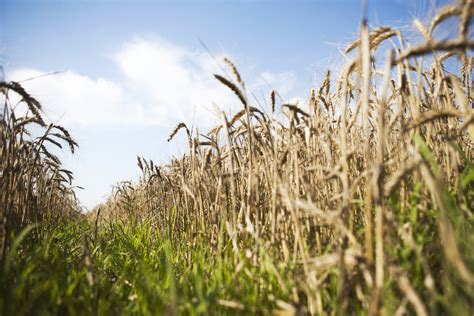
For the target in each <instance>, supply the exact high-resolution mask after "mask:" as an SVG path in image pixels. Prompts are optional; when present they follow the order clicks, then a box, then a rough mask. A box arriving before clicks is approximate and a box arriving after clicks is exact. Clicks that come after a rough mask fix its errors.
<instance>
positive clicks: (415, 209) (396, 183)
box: [0, 0, 474, 315]
mask: <svg viewBox="0 0 474 316" xmlns="http://www.w3.org/2000/svg"><path fill="white" fill-rule="evenodd" d="M473 16H474V4H473V2H472V1H470V0H464V1H459V2H455V3H453V4H450V5H448V6H445V7H443V8H440V9H439V11H438V13H437V14H436V16H435V17H434V18H433V19H432V20H431V22H430V23H427V24H423V23H421V22H420V21H418V20H415V21H414V27H415V28H416V29H417V31H418V32H419V38H420V39H419V41H418V42H416V43H409V41H408V39H407V38H405V37H404V35H403V34H402V32H401V31H399V30H397V29H395V28H392V27H387V26H381V27H375V28H369V27H368V23H367V21H363V22H362V23H361V27H360V31H359V37H358V38H357V39H356V40H354V41H353V42H351V43H350V44H349V45H348V46H347V49H346V51H345V54H347V55H346V57H347V64H346V65H345V66H344V67H343V69H342V71H341V72H340V73H339V74H334V71H333V70H328V71H327V75H326V78H325V79H324V81H323V82H322V83H321V85H320V86H319V87H315V88H313V89H311V90H310V93H309V102H308V104H306V105H300V104H293V103H287V102H285V100H284V99H283V98H282V97H281V96H280V94H279V93H278V91H270V93H269V96H268V100H267V101H268V102H267V103H268V106H262V105H260V104H254V102H253V99H251V98H250V97H249V92H248V91H247V89H246V87H245V83H244V80H243V78H242V77H241V75H240V74H239V72H238V70H237V68H236V66H235V65H234V64H233V63H232V62H231V61H230V60H227V59H225V60H224V61H223V63H225V65H226V66H227V69H228V73H229V75H226V74H216V75H215V78H216V80H218V81H219V82H220V83H222V84H223V89H230V90H232V91H233V92H234V93H235V95H236V98H237V99H238V100H239V102H240V103H241V105H242V108H241V111H239V112H237V113H235V114H233V115H231V116H229V115H226V114H225V113H221V117H220V119H221V124H220V125H218V126H216V127H215V128H214V129H212V130H210V131H208V132H206V133H201V131H199V130H198V129H197V128H193V129H190V128H189V127H188V126H187V125H186V124H185V122H182V123H179V124H178V125H177V127H176V129H175V130H174V131H172V133H171V135H170V137H169V141H173V139H174V138H176V137H186V138H187V140H188V145H189V146H188V147H189V148H188V151H187V153H186V154H184V155H183V156H182V157H178V158H176V159H173V160H172V161H171V162H170V163H169V164H168V165H156V164H155V163H154V162H153V161H150V160H148V159H145V158H142V157H138V159H137V163H138V167H139V168H140V170H141V171H142V175H141V178H140V180H139V181H138V182H136V183H134V182H123V183H120V184H118V185H117V186H116V188H115V190H114V192H113V193H112V195H111V197H110V199H109V200H108V201H107V202H106V203H104V204H103V205H99V206H98V207H97V208H96V209H95V210H94V211H93V212H91V213H88V214H83V213H81V212H80V208H79V206H78V205H79V204H78V202H77V200H76V198H75V196H74V187H73V185H72V183H73V182H72V176H73V175H72V172H71V171H69V170H65V169H64V168H63V167H62V166H61V161H60V160H59V159H58V157H57V156H55V155H54V150H52V148H54V147H58V148H62V147H64V150H66V149H68V150H71V151H74V150H76V147H77V144H76V143H75V141H74V140H73V138H72V137H71V135H70V134H69V133H68V131H67V130H66V129H65V128H64V127H61V126H57V125H54V124H47V123H46V122H45V121H44V120H43V118H42V113H41V105H40V104H39V102H38V101H37V100H36V99H34V98H33V97H32V96H31V95H29V94H28V92H27V91H25V90H24V89H23V88H22V87H21V85H20V84H18V83H15V82H0V92H1V94H2V95H3V105H2V106H3V109H2V111H3V112H2V114H1V129H0V135H1V142H0V154H1V155H0V166H1V173H0V211H1V213H0V216H1V218H0V219H1V220H0V242H1V243H0V245H1V248H0V250H1V251H0V256H1V257H0V259H1V260H0V291H1V295H0V315H21V314H87V315H90V314H101V315H102V314H114V315H115V314H193V315H194V314H203V315H207V314H232V315H233V314H278V315H304V314H337V315H352V314H355V315H362V314H364V315H365V314H371V315H378V314H381V315H405V314H408V315H411V314H417V315H428V314H429V315H445V314H449V315H472V314H473V312H474V251H473V248H472V245H473V243H474V227H473V225H474V214H473V210H474V166H473V161H474V160H473V158H474V152H473V149H474V111H473V89H472V84H473V80H472V68H473V62H474V58H473V57H472V49H474V40H473V39H472V36H471V35H472V30H470V27H472V17H473ZM447 25H448V26H450V27H453V26H457V29H456V34H454V35H453V36H450V37H448V38H439V37H437V34H438V33H439V32H438V31H439V30H440V29H443V27H446V26H447Z"/></svg>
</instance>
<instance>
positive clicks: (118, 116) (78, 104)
mask: <svg viewBox="0 0 474 316" xmlns="http://www.w3.org/2000/svg"><path fill="white" fill-rule="evenodd" d="M222 57H223V56H217V59H218V60H222ZM112 60H113V62H114V63H115V64H116V66H117V68H118V69H119V73H120V74H121V76H120V77H119V78H114V80H110V79H105V78H100V77H99V78H91V77H88V76H86V75H83V74H79V73H77V72H74V71H66V72H63V73H59V74H56V75H51V76H46V77H41V78H37V79H35V80H29V81H25V82H24V83H22V84H23V85H24V87H25V88H26V89H27V90H28V91H29V92H30V93H31V94H32V95H34V96H35V97H37V98H38V99H39V100H40V102H42V104H43V105H44V108H45V112H46V113H47V115H48V116H49V117H50V118H51V119H52V120H54V121H56V120H59V121H60V123H61V124H64V125H66V126H79V127H90V126H97V125H101V126H108V125H141V126H147V125H158V126H161V127H167V128H168V127H169V126H174V125H175V124H176V123H177V122H179V121H184V122H186V123H189V124H191V123H192V122H193V119H194V122H195V125H197V126H200V128H201V130H202V129H204V130H205V129H206V128H209V127H211V125H213V123H215V121H216V120H218V118H217V117H216V116H215V114H213V113H212V112H213V110H212V109H215V105H218V107H219V108H220V109H223V110H226V111H227V110H229V109H232V110H233V111H236V110H237V109H238V108H239V107H240V106H241V105H240V104H239V101H238V99H237V98H236V97H235V95H233V93H232V92H231V91H229V90H228V89H227V88H226V87H224V86H223V85H222V84H221V83H219V82H217V80H215V78H214V77H213V74H214V73H222V71H221V70H220V68H219V67H218V65H217V64H216V62H215V60H214V59H213V58H212V57H211V56H209V55H208V54H204V53H199V52H195V51H191V50H188V49H185V48H182V47H180V46H177V45H174V44H172V43H170V42H168V41H165V40H163V39H161V38H157V37H155V38H151V39H150V38H147V39H143V38H136V39H133V40H131V41H128V42H126V43H124V44H123V45H122V47H120V49H119V51H118V52H117V53H116V54H114V55H113V56H112ZM43 73H45V71H41V70H38V69H26V68H24V69H16V70H14V71H13V72H11V73H9V77H8V80H15V81H21V80H23V79H26V78H31V77H36V76H39V75H41V74H43ZM295 82H296V78H295V76H294V74H293V73H289V72H284V73H279V74H273V73H270V72H264V73H261V74H260V75H259V76H258V75H257V76H256V80H254V81H253V82H250V84H249V85H248V87H250V89H251V90H257V89H258V90H263V91H268V90H270V88H269V87H268V85H267V83H268V84H270V85H271V86H272V87H273V88H276V89H277V90H281V91H282V93H287V92H288V91H290V90H291V89H293V87H294V86H295Z"/></svg>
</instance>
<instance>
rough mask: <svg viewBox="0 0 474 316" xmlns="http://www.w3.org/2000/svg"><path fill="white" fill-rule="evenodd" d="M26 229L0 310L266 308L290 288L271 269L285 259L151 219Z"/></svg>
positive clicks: (6, 267)
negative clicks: (254, 259) (187, 235)
mask: <svg viewBox="0 0 474 316" xmlns="http://www.w3.org/2000/svg"><path fill="white" fill-rule="evenodd" d="M28 231H29V235H27V236H26V238H25V239H24V240H23V241H22V243H21V245H19V248H18V251H11V252H10V253H9V256H8V258H7V260H6V261H5V262H4V264H3V267H2V274H1V278H0V283H1V290H2V297H1V299H0V310H1V311H2V313H0V314H2V315H12V314H16V315H21V314H31V313H34V314H64V313H67V314H71V315H75V314H89V315H90V314H96V313H98V314H123V313H126V314H150V313H152V314H154V313H157V312H163V311H169V312H177V313H179V314H183V313H185V314H215V313H219V314H225V313H230V314H235V313H237V312H241V313H246V314H249V313H255V312H259V313H263V314H265V311H269V310H270V307H272V306H274V305H275V304H274V303H272V302H270V301H269V297H270V298H271V297H272V295H273V297H275V298H279V299H284V300H286V299H288V296H289V295H288V291H286V292H285V291H283V290H282V289H281V286H280V285H279V284H278V281H277V279H276V278H275V277H274V275H275V274H276V273H277V272H278V274H281V275H282V276H284V277H285V273H286V272H285V268H284V267H278V266H274V265H273V264H271V263H265V262H262V263H261V264H259V265H254V264H251V263H250V262H249V260H251V259H248V258H236V255H235V254H234V252H233V251H232V248H231V246H230V245H217V247H218V248H219V249H216V250H218V253H219V254H220V255H216V254H215V252H216V251H214V250H213V249H212V248H211V247H209V245H208V244H203V243H197V244H195V245H193V244H187V243H184V242H183V243H173V244H172V243H171V242H170V241H169V239H167V238H166V237H164V236H160V235H158V232H157V231H156V230H155V229H154V228H153V226H152V225H150V222H144V223H140V224H137V223H129V224H122V223H115V224H110V225H104V226H103V227H102V228H101V229H100V230H99V234H98V236H97V240H93V238H92V237H86V236H93V235H94V232H93V231H92V229H91V228H90V227H89V226H88V224H87V223H86V222H85V221H84V222H70V223H65V224H61V225H58V226H57V227H54V228H46V229H44V232H45V235H44V236H42V237H41V238H42V241H41V242H39V241H37V240H35V238H33V236H32V233H33V230H31V229H29V230H28ZM87 261H89V263H87ZM7 262H9V264H7ZM237 262H243V264H241V265H239V266H237V264H236V263H237ZM284 279H288V278H286V277H285V278H284ZM288 285H289V284H286V285H285V286H287V287H288ZM219 299H220V300H226V301H230V302H235V303H237V302H238V304H235V305H236V306H235V307H232V306H231V307H226V306H223V304H224V305H225V304H227V303H228V302H227V303H226V302H222V301H220V302H219ZM230 305H233V304H232V303H230Z"/></svg>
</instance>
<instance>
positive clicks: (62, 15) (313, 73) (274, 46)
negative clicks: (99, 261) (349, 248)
mask: <svg viewBox="0 0 474 316" xmlns="http://www.w3.org/2000/svg"><path fill="white" fill-rule="evenodd" d="M439 3H440V1H437V2H435V1H430V0H419V1H409V0H372V1H370V0H369V1H368V15H369V23H370V24H371V25H373V26H377V25H386V24H389V25H393V26H396V27H401V28H402V29H404V30H407V31H408V32H409V31H410V28H411V27H410V21H411V20H412V18H413V17H417V18H419V19H421V20H422V21H423V20H424V19H426V17H427V16H428V15H429V14H430V13H431V9H432V8H433V6H434V4H439ZM360 19H361V4H360V1H357V0H345V1H342V0H341V1H337V0H336V1H334V0H332V1H329V0H328V1H316V0H315V1H299V0H293V1H283V0H280V1H264V0H262V1H257V0H255V1H250V0H247V1H217V0H213V1H198V0H196V1H144V0H142V1H140V0H139V1H113V0H109V1H72V0H65V1H59V0H57V1H39V0H37V1H33V0H30V1H24V0H15V1H9V0H0V65H2V66H3V68H4V69H5V73H6V76H7V79H9V80H17V81H18V80H23V79H27V78H30V77H34V76H37V75H41V74H44V73H49V72H54V71H61V72H60V73H59V74H56V75H53V76H47V77H43V78H38V79H35V80H31V81H26V82H24V86H25V87H26V88H27V89H29V91H30V92H31V93H33V94H34V95H35V96H36V97H37V98H38V99H39V100H40V101H41V102H42V103H43V106H44V108H45V114H46V116H47V117H49V118H50V119H51V120H53V121H55V122H58V123H59V124H62V125H64V126H66V127H67V128H69V129H70V130H71V132H72V134H73V135H74V136H75V137H76V139H77V140H78V142H79V145H80V150H79V152H78V153H77V154H76V155H74V156H71V155H65V156H64V160H65V163H66V166H67V167H69V168H70V169H72V170H73V171H74V172H75V175H76V184H77V185H81V186H83V187H85V190H84V191H80V192H78V195H79V197H80V199H81V201H82V203H83V204H84V205H85V206H87V207H92V206H94V205H95V204H96V203H98V202H100V201H103V200H104V199H105V197H106V196H107V195H108V194H109V193H110V190H111V187H112V185H113V184H114V183H116V182H118V181H120V180H126V179H135V180H136V179H137V175H138V168H137V167H136V156H137V155H142V156H145V157H147V158H153V159H155V160H157V161H158V162H161V163H165V162H167V161H169V159H170V158H171V157H172V156H173V155H179V154H180V153H183V152H185V150H186V149H185V147H182V146H183V145H184V143H183V141H182V140H181V141H178V142H174V143H167V142H166V138H167V136H168V134H169V132H170V130H171V129H172V128H173V127H174V126H175V125H176V124H177V123H178V122H180V121H185V122H186V123H188V124H189V125H191V124H192V123H193V122H194V125H195V126H198V127H200V131H202V132H204V131H205V130H206V128H209V127H210V126H211V125H212V124H213V123H214V122H216V117H215V115H214V114H213V113H215V112H217V111H218V110H225V111H235V110H236V109H238V102H236V100H235V98H234V97H233V96H232V94H230V93H229V92H227V91H226V90H225V88H223V87H221V86H220V85H219V83H217V82H215V80H214V79H213V78H212V73H214V72H222V70H221V69H220V67H219V66H218V65H217V63H216V61H215V59H217V60H222V58H223V57H224V56H229V57H230V58H231V59H232V60H233V61H234V62H235V63H236V64H237V65H238V67H239V69H240V70H241V72H242V74H243V77H244V79H245V80H246V82H247V87H248V90H249V91H248V92H249V93H250V92H251V93H253V94H254V95H255V96H256V97H257V98H258V99H259V100H260V102H261V103H262V104H263V103H264V102H265V101H264V100H265V98H268V95H269V92H270V88H269V86H268V85H267V82H268V83H270V85H271V86H272V87H274V88H277V89H278V90H279V91H280V94H281V95H282V96H283V97H284V98H287V99H288V100H292V99H295V98H305V97H306V94H307V91H309V89H310V88H311V87H312V86H314V85H315V84H316V83H319V82H320V81H321V80H322V77H323V76H324V71H325V69H326V68H327V67H331V68H333V67H335V68H337V66H338V65H340V64H341V63H342V62H343V61H344V57H342V56H341V53H340V50H339V49H340V48H342V47H344V44H345V43H347V42H348V41H350V40H351V39H353V38H354V37H355V36H356V33H357V29H358V26H359V23H360ZM199 39H201V40H202V41H203V42H204V43H205V45H206V46H207V47H208V49H209V51H210V53H211V54H209V52H207V51H206V50H205V49H204V48H203V46H202V44H201V43H200V41H199ZM267 100H268V99H267Z"/></svg>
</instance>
